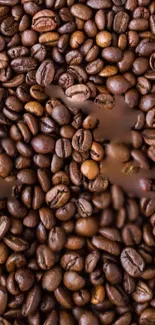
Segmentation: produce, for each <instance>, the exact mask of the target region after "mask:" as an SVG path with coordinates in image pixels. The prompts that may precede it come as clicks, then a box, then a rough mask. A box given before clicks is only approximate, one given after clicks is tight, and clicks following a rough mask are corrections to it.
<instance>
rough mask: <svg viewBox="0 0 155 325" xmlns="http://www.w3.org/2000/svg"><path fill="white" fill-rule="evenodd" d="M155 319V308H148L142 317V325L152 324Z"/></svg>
mask: <svg viewBox="0 0 155 325" xmlns="http://www.w3.org/2000/svg"><path fill="white" fill-rule="evenodd" d="M154 319H155V313H154V308H146V309H145V310H144V311H143V312H142V313H141V315H140V324H141V325H144V324H147V323H148V324H149V323H150V324H151V322H154Z"/></svg>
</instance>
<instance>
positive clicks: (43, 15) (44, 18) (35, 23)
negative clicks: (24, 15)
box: [32, 9, 57, 32]
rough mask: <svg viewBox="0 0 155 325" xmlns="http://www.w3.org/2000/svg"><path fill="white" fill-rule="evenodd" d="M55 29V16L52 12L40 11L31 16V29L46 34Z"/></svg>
mask: <svg viewBox="0 0 155 325" xmlns="http://www.w3.org/2000/svg"><path fill="white" fill-rule="evenodd" d="M56 27H57V16H56V14H55V13H54V12H53V11H52V10H47V9H46V10H42V11H39V12H38V13H36V14H35V15H34V16H33V19H32V28H33V29H34V30H36V31H37V32H48V31H51V30H54V29H56Z"/></svg>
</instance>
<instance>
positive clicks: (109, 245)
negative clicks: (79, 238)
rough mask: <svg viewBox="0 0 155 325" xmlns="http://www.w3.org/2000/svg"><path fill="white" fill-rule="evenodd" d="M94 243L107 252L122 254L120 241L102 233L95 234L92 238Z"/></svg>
mask: <svg viewBox="0 0 155 325" xmlns="http://www.w3.org/2000/svg"><path fill="white" fill-rule="evenodd" d="M92 244H93V245H94V246H95V247H96V248H98V249H101V250H105V251H106V252H108V253H110V254H112V255H116V256H118V255H119V254H120V246H119V244H118V243H116V242H114V241H111V240H109V239H107V238H105V237H103V236H101V235H98V236H94V237H93V238H92Z"/></svg>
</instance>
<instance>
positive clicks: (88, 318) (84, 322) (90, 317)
mask: <svg viewBox="0 0 155 325" xmlns="http://www.w3.org/2000/svg"><path fill="white" fill-rule="evenodd" d="M89 1H90V0H89ZM90 322H91V323H92V324H94V325H99V320H98V318H97V316H96V315H95V314H93V313H92V312H91V311H85V312H83V313H82V314H81V317H80V321H79V325H88V324H89V323H90Z"/></svg>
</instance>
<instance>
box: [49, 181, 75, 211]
mask: <svg viewBox="0 0 155 325" xmlns="http://www.w3.org/2000/svg"><path fill="white" fill-rule="evenodd" d="M69 198H70V190H69V188H68V187H67V186H66V185H62V184H60V185H56V186H54V187H53V188H52V189H51V190H50V191H49V192H47V194H46V202H47V204H48V205H50V207H52V208H60V207H61V206H63V205H64V204H65V203H67V201H68V200H69Z"/></svg>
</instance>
